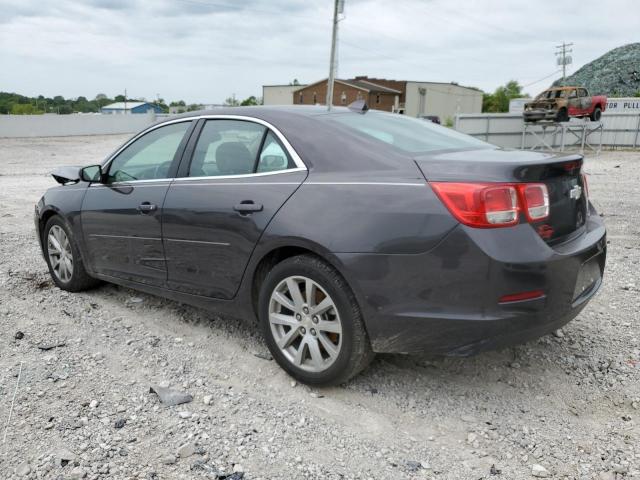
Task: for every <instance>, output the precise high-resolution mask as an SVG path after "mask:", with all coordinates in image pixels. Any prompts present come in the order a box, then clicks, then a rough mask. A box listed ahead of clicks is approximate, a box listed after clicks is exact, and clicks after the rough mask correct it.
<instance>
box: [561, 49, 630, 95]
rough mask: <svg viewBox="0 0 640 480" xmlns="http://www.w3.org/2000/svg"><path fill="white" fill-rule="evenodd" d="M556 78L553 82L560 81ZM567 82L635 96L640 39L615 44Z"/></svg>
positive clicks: (593, 91)
mask: <svg viewBox="0 0 640 480" xmlns="http://www.w3.org/2000/svg"><path fill="white" fill-rule="evenodd" d="M561 83H562V81H561V80H557V81H556V82H555V83H554V85H560V84H561ZM564 83H565V84H566V85H583V86H585V87H587V89H588V90H589V92H591V94H592V95H608V96H610V97H632V96H634V95H636V94H637V93H638V92H640V43H630V44H629V45H624V46H622V47H618V48H614V49H613V50H611V51H609V52H607V53H605V54H604V55H603V56H601V57H600V58H598V59H596V60H594V61H593V62H590V63H587V64H586V65H584V66H583V67H582V68H580V69H579V70H578V71H577V72H575V73H574V74H573V75H571V76H569V77H567V78H566V80H565V82H564Z"/></svg>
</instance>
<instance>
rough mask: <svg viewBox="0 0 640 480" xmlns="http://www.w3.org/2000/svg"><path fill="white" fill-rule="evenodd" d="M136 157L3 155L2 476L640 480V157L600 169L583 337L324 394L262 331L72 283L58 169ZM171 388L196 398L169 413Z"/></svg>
mask: <svg viewBox="0 0 640 480" xmlns="http://www.w3.org/2000/svg"><path fill="white" fill-rule="evenodd" d="M123 140H125V137H122V136H103V137H76V138H37V139H0V442H1V443H0V477H1V478H56V479H58V478H60V479H67V478H88V479H107V478H108V479H125V478H131V479H133V478H141V479H142V478H144V479H156V478H157V479H175V478H185V479H186V478H225V476H226V478H229V479H232V478H235V479H239V478H242V476H243V475H244V478H245V479H267V478H268V479H275V478H286V479H293V478H323V479H324V478H327V479H342V478H362V479H367V478H374V479H391V478H393V479H404V478H420V479H424V478H434V479H474V480H475V479H481V478H496V479H499V478H504V479H521V478H524V479H526V478H533V477H535V476H537V477H544V476H548V477H550V478H570V479H594V478H595V479H603V480H604V479H607V480H609V479H611V480H613V479H623V478H624V479H626V478H631V477H633V478H640V428H639V424H640V410H639V408H640V326H639V324H638V311H639V310H640V309H639V308H638V307H639V302H638V293H639V290H640V282H639V281H638V276H637V272H638V267H639V262H640V250H639V247H640V240H639V239H640V213H639V212H640V190H639V188H638V185H640V168H639V164H638V161H639V160H640V155H639V154H638V153H633V152H604V153H602V154H601V155H600V156H592V157H589V158H588V159H587V160H586V170H587V171H588V172H590V173H591V177H590V191H591V195H592V197H593V199H594V203H595V204H596V207H597V208H598V209H599V210H600V212H602V213H603V214H604V218H605V220H606V222H607V226H608V230H609V242H610V243H609V258H608V265H607V272H606V277H605V282H604V285H603V288H602V290H601V291H600V293H599V294H598V295H597V297H596V298H595V299H594V300H593V301H592V302H591V303H590V305H589V306H588V307H587V308H586V309H585V311H584V312H583V313H582V314H581V315H580V316H579V318H577V319H576V320H575V321H574V322H572V323H571V324H569V325H568V326H566V327H565V328H564V330H563V331H561V332H558V333H557V335H550V336H547V337H545V338H542V339H540V340H539V341H535V342H531V343H529V344H527V345H524V346H520V347H517V348H514V349H508V350H504V351H501V352H492V353H487V354H483V355H480V356H477V357H474V358H469V359H435V360H434V359H429V358H427V357H419V356H402V355H379V356H378V357H377V359H376V360H375V361H374V362H373V364H372V365H371V367H369V368H368V369H367V370H366V371H365V372H364V373H363V374H361V375H360V376H358V377H357V378H355V379H354V380H353V381H351V382H350V383H349V384H347V385H344V386H342V387H339V388H329V389H322V390H313V389H309V388H308V387H306V386H303V385H299V384H298V385H296V384H295V382H292V380H291V378H290V377H288V376H287V375H286V374H285V373H284V372H283V371H282V370H281V369H280V368H279V367H278V366H277V365H276V364H275V362H273V361H272V360H270V357H269V356H268V354H267V353H266V352H267V350H266V347H265V345H264V343H263V342H262V340H261V339H260V336H259V332H258V331H257V328H256V327H254V326H252V325H250V324H245V323H242V322H237V321H234V320H231V319H226V318H220V317H218V316H216V315H215V314H212V313H209V312H205V311H202V310H198V309H195V308H191V307H188V306H184V305H181V304H178V303H174V302H170V301H167V300H162V299H159V298H155V297H152V296H148V295H144V294H140V293H137V292H134V291H132V290H129V289H126V288H120V287H116V286H113V285H105V286H102V287H100V288H98V289H96V290H93V291H90V292H86V293H81V294H68V293H65V292H62V291H60V290H58V289H57V288H54V287H53V286H52V283H51V281H50V280H49V278H48V273H47V270H46V267H45V263H44V261H43V259H42V257H41V255H40V253H39V250H38V245H37V241H36V239H35V237H34V231H33V220H32V212H33V204H34V203H35V202H36V201H37V199H38V198H39V196H40V195H41V193H42V192H43V191H44V190H45V189H46V188H47V187H49V186H52V185H53V184H54V181H53V179H51V177H48V176H47V172H48V171H50V169H51V168H52V167H54V166H57V165H62V164H89V163H91V162H95V161H96V160H99V159H101V158H103V156H104V155H106V154H107V153H108V152H110V151H111V150H113V149H114V148H115V147H116V146H117V145H118V144H119V143H120V142H122V141H123ZM18 331H20V332H23V333H24V337H23V338H21V339H17V338H16V333H17V332H18ZM18 336H19V335H18ZM55 345H58V346H55ZM54 346H55V347H54ZM39 347H54V348H51V349H49V350H42V349H41V348H39ZM20 369H21V373H20V375H19V372H20ZM18 375H19V383H17V381H18ZM16 385H18V388H17V395H16V396H15V406H14V409H13V412H12V417H11V421H10V422H9V423H7V420H8V418H9V415H10V409H11V405H12V399H13V396H14V392H15V391H16V390H15V389H16ZM151 385H160V386H165V387H166V386H169V387H171V388H174V389H177V390H180V391H183V392H187V393H189V394H190V395H192V396H193V401H192V402H191V403H186V404H182V405H179V406H172V407H169V406H166V405H164V404H162V403H160V401H159V400H158V397H157V396H156V394H154V393H150V391H149V389H150V386H151ZM5 428H6V432H7V433H6V440H5V441H2V439H3V437H4V434H5ZM234 472H235V475H234Z"/></svg>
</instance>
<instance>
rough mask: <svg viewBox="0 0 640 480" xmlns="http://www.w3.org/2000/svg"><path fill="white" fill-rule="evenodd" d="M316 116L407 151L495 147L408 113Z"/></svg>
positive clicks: (372, 112) (419, 151)
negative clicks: (410, 115) (407, 115)
mask: <svg viewBox="0 0 640 480" xmlns="http://www.w3.org/2000/svg"><path fill="white" fill-rule="evenodd" d="M317 118H319V119H322V120H323V121H326V122H327V123H333V124H336V125H337V126H340V127H346V128H348V129H349V130H350V131H352V132H353V133H356V134H357V135H362V136H364V137H369V138H374V139H376V140H380V141H381V142H385V143H388V144H389V145H393V146H394V147H396V148H398V149H400V150H402V151H403V152H407V153H421V152H431V151H435V150H455V149H461V148H495V147H494V146H493V145H490V144H488V143H486V142H483V141H481V140H477V139H475V138H473V137H470V136H469V135H465V134H464V133H460V132H456V131H455V130H452V129H450V128H447V127H442V126H440V125H437V124H435V123H433V122H431V121H429V120H422V119H417V118H412V117H405V116H404V115H399V114H397V113H383V112H374V111H368V112H367V113H364V114H360V113H334V114H328V115H319V116H318V117H317Z"/></svg>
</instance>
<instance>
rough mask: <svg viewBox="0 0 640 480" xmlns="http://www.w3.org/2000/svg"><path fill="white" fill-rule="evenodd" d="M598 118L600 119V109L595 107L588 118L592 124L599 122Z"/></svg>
mask: <svg viewBox="0 0 640 480" xmlns="http://www.w3.org/2000/svg"><path fill="white" fill-rule="evenodd" d="M600 117H602V109H601V108H600V107H596V108H594V109H593V113H592V114H591V115H590V117H589V118H590V119H591V121H592V122H598V121H600Z"/></svg>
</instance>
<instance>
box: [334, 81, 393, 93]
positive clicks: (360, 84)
mask: <svg viewBox="0 0 640 480" xmlns="http://www.w3.org/2000/svg"><path fill="white" fill-rule="evenodd" d="M338 81H340V82H342V83H346V84H347V85H351V86H353V87H356V88H360V89H362V90H366V91H368V92H381V93H395V94H400V93H402V92H401V91H400V90H396V89H395V88H389V87H385V86H383V85H378V84H377V83H373V82H370V81H368V80H362V79H358V80H338Z"/></svg>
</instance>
